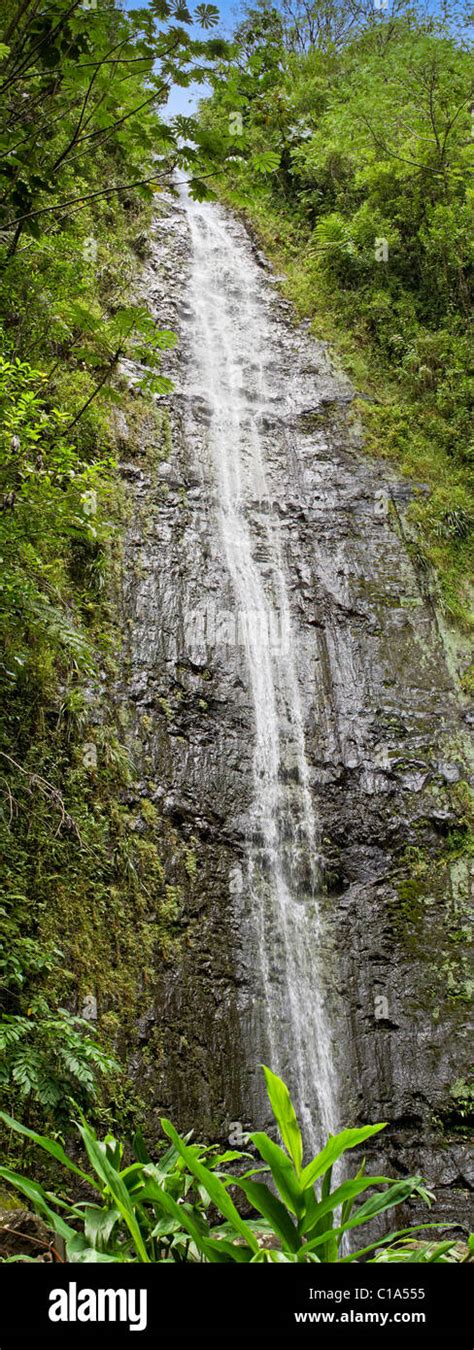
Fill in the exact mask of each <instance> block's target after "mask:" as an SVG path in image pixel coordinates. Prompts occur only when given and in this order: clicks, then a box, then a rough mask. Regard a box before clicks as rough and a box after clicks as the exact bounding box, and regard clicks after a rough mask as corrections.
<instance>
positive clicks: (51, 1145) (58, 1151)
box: [0, 1111, 95, 1186]
mask: <svg viewBox="0 0 474 1350" xmlns="http://www.w3.org/2000/svg"><path fill="white" fill-rule="evenodd" d="M0 1120H3V1122H4V1124H5V1125H7V1126H8V1129H9V1130H16V1132H17V1134H23V1135H25V1137H26V1138H27V1139H32V1141H33V1143H34V1144H38V1147H39V1148H44V1149H45V1151H46V1153H51V1155H52V1157H53V1158H56V1159H57V1162H60V1163H61V1164H62V1166H63V1167H67V1168H68V1169H69V1171H70V1172H75V1173H76V1176H78V1177H82V1180H83V1181H88V1182H89V1185H90V1186H95V1181H94V1177H91V1176H89V1174H88V1173H87V1172H83V1171H82V1168H81V1167H77V1166H76V1164H75V1163H74V1162H72V1159H71V1158H68V1155H67V1153H65V1152H64V1149H63V1148H62V1147H61V1144H58V1143H57V1142H56V1140H54V1139H48V1137H47V1136H46V1135H44V1134H36V1131H35V1130H29V1129H27V1126H26V1125H21V1124H20V1122H19V1121H18V1120H14V1119H13V1116H8V1115H7V1114H6V1112H5V1111H0Z"/></svg>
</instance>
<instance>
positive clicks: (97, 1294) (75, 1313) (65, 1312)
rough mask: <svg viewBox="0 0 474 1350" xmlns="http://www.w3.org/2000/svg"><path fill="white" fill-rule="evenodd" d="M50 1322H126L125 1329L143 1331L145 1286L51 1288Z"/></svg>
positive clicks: (145, 1319)
mask: <svg viewBox="0 0 474 1350" xmlns="http://www.w3.org/2000/svg"><path fill="white" fill-rule="evenodd" d="M49 1303H50V1307H49V1311H48V1317H49V1320H50V1322H128V1328H129V1331H144V1330H145V1327H146V1325H147V1291H146V1289H78V1287H77V1284H76V1283H75V1281H72V1282H71V1283H70V1284H68V1287H67V1289H52V1290H51V1293H50V1295H49Z"/></svg>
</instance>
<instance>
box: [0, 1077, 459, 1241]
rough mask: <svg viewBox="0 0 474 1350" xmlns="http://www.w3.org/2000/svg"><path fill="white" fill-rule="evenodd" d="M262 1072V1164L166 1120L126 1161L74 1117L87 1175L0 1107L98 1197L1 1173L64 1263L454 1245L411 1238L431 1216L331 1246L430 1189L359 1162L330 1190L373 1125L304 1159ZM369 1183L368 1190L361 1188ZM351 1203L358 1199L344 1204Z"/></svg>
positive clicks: (115, 1146) (257, 1139)
mask: <svg viewBox="0 0 474 1350" xmlns="http://www.w3.org/2000/svg"><path fill="white" fill-rule="evenodd" d="M264 1072H265V1078H266V1083H267V1089H268V1094H269V1098H270V1103H271V1105H272V1108H273V1111H274V1115H275V1120H276V1123H277V1125H278V1128H279V1130H280V1134H281V1137H282V1141H283V1144H284V1147H283V1148H280V1147H279V1146H278V1145H276V1144H275V1143H274V1142H273V1141H272V1140H271V1139H270V1138H269V1136H268V1135H266V1134H262V1133H257V1134H253V1135H250V1141H251V1142H252V1144H253V1145H254V1148H255V1149H256V1151H257V1153H259V1154H260V1157H261V1158H262V1160H263V1162H262V1163H260V1162H259V1161H258V1159H257V1160H255V1161H254V1160H253V1157H252V1154H251V1153H249V1152H241V1151H239V1150H229V1151H227V1152H226V1153H223V1154H221V1153H219V1151H218V1150H217V1149H216V1148H215V1147H211V1148H209V1147H204V1146H202V1145H199V1144H192V1143H190V1142H189V1136H188V1137H187V1138H185V1139H183V1138H181V1136H180V1135H179V1134H178V1133H177V1131H176V1130H175V1129H174V1126H173V1125H172V1124H171V1123H170V1121H169V1120H166V1119H163V1120H162V1122H161V1124H162V1127H163V1130H164V1132H165V1134H166V1135H167V1137H168V1139H170V1140H171V1145H170V1147H169V1148H168V1149H167V1151H166V1152H165V1153H164V1154H162V1156H161V1157H160V1159H159V1161H158V1162H157V1163H155V1162H153V1161H152V1159H151V1157H150V1156H149V1154H148V1152H147V1149H146V1146H145V1144H144V1141H143V1139H142V1137H141V1135H140V1134H138V1135H136V1136H135V1139H134V1144H133V1151H134V1158H135V1161H134V1162H132V1163H131V1164H128V1165H126V1166H125V1167H124V1166H123V1155H124V1149H123V1146H122V1145H121V1144H120V1143H119V1142H118V1141H117V1140H116V1139H115V1138H114V1137H113V1136H112V1135H107V1137H106V1138H105V1139H104V1140H103V1141H100V1140H99V1139H98V1138H97V1135H96V1133H95V1131H94V1130H93V1129H91V1128H90V1126H88V1125H87V1124H86V1123H85V1122H84V1121H82V1122H81V1123H79V1125H78V1130H79V1134H80V1136H81V1139H82V1143H83V1146H84V1150H85V1153H86V1155H87V1159H88V1163H89V1164H90V1168H91V1172H92V1176H91V1175H90V1174H88V1173H85V1172H84V1171H83V1169H82V1168H80V1167H78V1165H77V1163H75V1162H73V1161H72V1160H71V1159H70V1158H69V1157H68V1156H67V1154H65V1152H64V1150H63V1148H62V1145H60V1144H59V1143H58V1142H57V1141H56V1140H52V1139H49V1138H48V1137H45V1136H41V1135H38V1134H36V1133H35V1132H34V1131H32V1130H30V1129H25V1127H24V1126H23V1125H21V1124H19V1123H18V1122H17V1121H15V1120H12V1118H11V1117H9V1116H5V1115H2V1119H3V1121H4V1123H5V1125H7V1126H8V1128H9V1129H13V1130H16V1131H18V1133H19V1134H20V1135H22V1136H26V1137H27V1138H28V1139H30V1140H31V1141H32V1142H33V1143H36V1144H37V1145H38V1146H39V1147H40V1148H41V1149H43V1150H45V1151H46V1152H47V1153H48V1154H49V1155H50V1156H53V1158H55V1159H56V1160H57V1162H58V1163H59V1164H60V1165H61V1166H62V1167H63V1168H65V1169H67V1170H68V1171H70V1172H72V1173H74V1174H76V1175H79V1176H80V1177H81V1178H83V1179H85V1180H87V1182H88V1184H89V1186H90V1187H92V1188H93V1189H94V1191H95V1193H96V1196H97V1200H96V1201H92V1200H91V1199H90V1198H88V1199H87V1200H80V1199H79V1200H76V1201H74V1200H72V1201H71V1200H69V1201H65V1200H64V1199H62V1198H61V1199H59V1197H58V1196H56V1195H55V1194H54V1193H53V1192H52V1191H51V1190H50V1189H48V1191H47V1192H46V1191H45V1189H44V1188H43V1187H42V1186H40V1185H38V1184H37V1183H35V1182H33V1181H30V1180H29V1179H28V1178H27V1177H25V1176H23V1175H21V1174H19V1173H14V1172H12V1171H11V1169H8V1168H4V1167H3V1168H0V1177H3V1179H4V1180H5V1181H6V1182H8V1183H9V1184H10V1185H12V1186H13V1187H14V1188H15V1189H17V1190H19V1191H20V1192H21V1193H22V1194H23V1195H25V1196H26V1197H27V1199H28V1200H29V1201H30V1203H31V1204H32V1205H33V1207H34V1209H35V1210H36V1211H37V1212H38V1213H39V1214H41V1216H42V1217H43V1218H44V1219H45V1221H46V1223H47V1224H48V1226H49V1227H51V1228H52V1229H53V1231H54V1232H56V1233H58V1234H59V1235H60V1236H61V1237H63V1238H64V1239H65V1242H66V1252H67V1258H68V1260H70V1261H74V1262H90V1261H94V1262H100V1261H125V1262H146V1263H149V1262H157V1261H167V1262H170V1261H173V1262H183V1261H191V1262H195V1261H200V1262H201V1261H204V1262H206V1263H209V1262H211V1263H213V1262H252V1263H255V1262H262V1261H263V1262H274V1261H277V1262H282V1261H283V1262H295V1261H298V1262H302V1261H304V1262H307V1261H309V1262H314V1261H316V1262H321V1261H322V1262H334V1261H336V1262H337V1261H340V1262H341V1263H346V1264H347V1262H353V1261H357V1260H358V1259H359V1258H360V1257H361V1256H362V1255H365V1256H369V1259H370V1260H372V1261H376V1262H377V1261H400V1262H413V1261H420V1262H421V1263H423V1262H425V1261H437V1262H445V1261H449V1260H454V1259H457V1258H456V1255H455V1254H454V1255H453V1252H454V1248H455V1246H456V1244H455V1242H454V1239H448V1240H445V1241H442V1242H440V1243H436V1242H434V1241H433V1240H432V1239H429V1240H428V1241H426V1240H423V1241H421V1242H419V1241H418V1239H417V1238H415V1237H414V1234H416V1233H417V1232H418V1231H419V1230H420V1229H421V1230H423V1229H425V1228H433V1227H435V1228H436V1227H437V1226H438V1227H439V1226H440V1225H436V1224H427V1225H423V1224H421V1225H420V1224H419V1225H416V1226H414V1227H412V1228H407V1229H403V1230H400V1231H399V1232H395V1233H393V1234H392V1235H390V1236H389V1237H387V1238H384V1239H383V1240H382V1239H379V1240H378V1241H377V1242H371V1243H369V1245H368V1246H365V1247H364V1248H362V1249H361V1250H359V1251H352V1252H351V1253H350V1255H345V1256H341V1255H340V1251H341V1243H342V1240H343V1237H344V1235H345V1234H346V1233H348V1232H350V1231H352V1230H353V1229H355V1228H359V1227H361V1226H363V1225H365V1224H368V1223H370V1221H371V1220H372V1219H373V1218H374V1217H375V1216H376V1215H380V1214H383V1213H386V1212H387V1211H388V1210H390V1209H393V1208H395V1207H397V1206H398V1205H400V1204H401V1203H403V1202H404V1201H406V1200H407V1199H409V1198H410V1197H411V1196H415V1195H417V1196H421V1197H422V1198H423V1199H424V1200H425V1201H427V1202H428V1203H430V1201H431V1199H432V1197H431V1196H430V1194H429V1192H428V1191H427V1190H426V1187H425V1186H424V1183H423V1181H422V1179H421V1177H407V1178H406V1179H404V1180H403V1181H390V1179H389V1178H387V1177H384V1176H373V1177H367V1176H366V1175H365V1166H364V1163H362V1165H361V1166H360V1167H359V1170H358V1172H357V1175H356V1177H355V1178H354V1180H352V1181H350V1180H346V1181H342V1182H340V1183H339V1184H338V1185H336V1187H335V1188H334V1189H333V1190H331V1184H332V1168H333V1165H334V1162H335V1161H336V1160H337V1159H339V1158H341V1157H343V1156H344V1155H345V1154H346V1153H347V1151H348V1150H350V1149H352V1148H356V1147H358V1146H360V1144H361V1143H363V1142H364V1140H365V1139H368V1138H370V1137H371V1136H373V1135H375V1134H377V1133H378V1131H380V1130H382V1129H383V1128H384V1126H383V1125H367V1126H365V1127H364V1128H362V1129H357V1130H344V1131H343V1132H342V1133H341V1134H339V1135H336V1136H334V1137H330V1138H329V1140H328V1142H327V1144H326V1146H325V1148H324V1149H323V1150H322V1152H321V1153H320V1154H319V1155H318V1157H317V1158H314V1159H313V1160H312V1162H310V1163H308V1165H307V1166H306V1167H305V1168H304V1169H302V1150H301V1135H300V1131H299V1127H298V1122H297V1119H296V1115H295V1112H294V1108H293V1105H292V1102H291V1099H290V1096H289V1093H288V1089H287V1088H286V1086H285V1084H284V1083H283V1082H282V1080H281V1079H280V1078H278V1077H277V1075H276V1074H274V1073H272V1072H271V1070H270V1069H267V1068H265V1069H264ZM249 1162H250V1164H251V1165H250V1166H249ZM237 1168H238V1170H237ZM242 1169H244V1170H242ZM265 1173H270V1176H271V1185H267V1182H266V1181H262V1180H254V1178H255V1176H258V1175H259V1174H260V1175H261V1174H265ZM317 1183H319V1184H317ZM275 1188H276V1190H277V1191H278V1195H279V1196H280V1198H278V1197H277V1196H276V1195H275ZM231 1190H235V1191H237V1192H238V1191H239V1190H240V1191H242V1192H243V1194H244V1195H245V1197H246V1200H247V1202H248V1203H249V1204H250V1206H251V1207H252V1210H253V1213H254V1216H255V1217H251V1218H243V1217H242V1215H241V1214H240V1211H239V1209H238V1207H237V1204H236V1202H235V1201H234V1199H233V1198H232V1195H231V1193H230V1192H231ZM368 1191H371V1192H372V1194H371V1195H370V1196H369V1197H368V1196H367V1194H366V1193H367V1192H368ZM362 1197H364V1198H362ZM356 1201H360V1203H359V1204H358V1206H357V1208H356V1209H354V1205H355V1202H356ZM58 1210H60V1211H61V1213H58ZM66 1217H67V1220H68V1222H66Z"/></svg>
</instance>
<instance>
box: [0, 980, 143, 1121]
mask: <svg viewBox="0 0 474 1350" xmlns="http://www.w3.org/2000/svg"><path fill="white" fill-rule="evenodd" d="M88 1031H89V1028H88V1024H87V1022H85V1021H84V1020H83V1019H81V1018H79V1017H72V1016H71V1014H70V1013H68V1012H67V1010H66V1009H64V1008H60V1009H59V1010H58V1012H57V1013H56V1014H52V1013H51V1010H50V1007H49V1005H48V1003H47V1000H46V999H44V998H37V999H36V1000H35V1002H34V1003H33V1004H32V1006H31V1008H30V1009H29V1015H28V1017H19V1016H16V1015H10V1016H8V1015H4V1016H3V1017H2V1020H1V1024H0V1056H1V1060H0V1064H1V1067H0V1083H1V1085H2V1089H3V1091H4V1092H5V1089H6V1088H8V1087H9V1086H10V1085H11V1086H12V1087H13V1089H14V1090H15V1089H17V1092H18V1096H19V1098H20V1101H21V1100H22V1099H23V1101H25V1099H27V1100H29V1101H30V1102H32V1103H33V1104H34V1105H35V1106H36V1107H40V1108H43V1109H44V1110H45V1111H46V1112H47V1113H48V1114H49V1115H50V1116H51V1115H52V1116H53V1117H54V1119H55V1120H56V1121H57V1122H58V1124H61V1123H62V1124H64V1123H66V1122H67V1121H68V1119H69V1116H70V1111H71V1101H76V1102H78V1103H79V1104H80V1105H82V1106H83V1107H84V1108H85V1109H89V1108H90V1106H91V1105H92V1104H93V1103H94V1102H95V1099H96V1096H97V1074H103V1073H110V1072H111V1071H112V1070H113V1069H116V1068H117V1067H118V1066H117V1064H116V1063H115V1062H114V1060H113V1059H112V1058H111V1057H110V1056H109V1055H106V1054H104V1052H103V1050H101V1048H100V1046H99V1045H98V1044H97V1043H96V1042H95V1041H94V1040H93V1039H92V1037H91V1036H90V1034H88Z"/></svg>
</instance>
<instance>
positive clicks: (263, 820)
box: [183, 193, 338, 1150]
mask: <svg viewBox="0 0 474 1350" xmlns="http://www.w3.org/2000/svg"><path fill="white" fill-rule="evenodd" d="M183 200H184V204H185V209H186V212H187V216H188V221H189V227H190V232H191V238H192V273H191V291H190V303H191V309H192V317H191V320H190V339H191V347H192V357H191V370H190V372H189V376H190V380H191V386H192V389H193V393H194V394H195V396H197V398H198V399H200V400H203V401H204V405H205V407H206V420H207V422H208V433H207V437H206V440H207V450H208V453H209V472H210V475H211V478H212V479H213V481H214V486H215V494H216V502H217V505H218V514H219V529H220V537H221V540H222V548H223V552H224V557H225V562H226V566H227V569H228V573H229V576H230V579H231V583H232V587H233V592H234V597H235V605H236V610H237V616H238V625H239V631H240V640H241V642H242V649H243V653H244V660H245V665H246V670H247V676H248V679H249V681H250V686H251V694H252V700H253V706H254V717H255V750H254V757H253V780H254V781H253V808H252V819H251V823H250V830H249V835H250V838H249V856H248V873H247V877H246V882H245V884H246V886H247V889H248V892H249V894H248V897H247V898H248V905H247V912H248V914H249V923H250V926H251V932H250V933H249V934H247V940H248V941H249V943H250V944H251V949H252V953H253V960H254V962H257V964H258V974H259V981H258V983H259V987H260V993H261V996H260V997H259V998H257V1000H256V1006H255V1012H254V1017H253V1030H252V1038H253V1040H254V1044H252V1055H253V1056H254V1057H255V1058H260V1059H261V1058H264V1059H265V1060H266V1062H267V1063H269V1064H270V1066H271V1067H272V1068H273V1069H274V1071H275V1072H277V1073H280V1074H281V1075H282V1076H283V1077H284V1078H285V1079H286V1081H287V1082H288V1083H289V1085H290V1087H291V1090H292V1093H293V1096H294V1098H295V1101H296V1105H297V1109H298V1112H299V1116H300V1120H301V1122H302V1126H303V1134H304V1139H305V1145H306V1147H307V1149H308V1150H316V1149H317V1148H318V1147H319V1146H320V1145H321V1142H322V1140H323V1138H324V1137H325V1135H326V1134H327V1132H328V1131H334V1129H335V1128H337V1124H338V1110H337V1089H336V1078H335V1070H334V1064H333V1054H332V1046H331V1031H330V1027H329V1025H328V1018H327V1013H326V1009H325V998H324V972H323V969H322V958H321V947H322V936H323V935H322V922H321V914H320V905H319V898H318V897H319V895H320V892H321V871H320V865H319V860H318V847H317V822H316V820H315V816H314V810H313V804H312V797H311V790H310V783H309V769H308V762H307V758H306V751H305V734H304V723H303V710H302V700H301V690H300V680H299V674H298V653H297V651H296V650H295V639H294V632H293V627H292V620H291V614H290V602H289V595H288V585H287V580H286V576H285V558H284V551H283V548H282V542H281V537H280V529H279V520H278V514H277V512H276V510H275V509H274V491H273V486H272V485H271V484H270V482H269V474H268V465H267V462H266V450H265V438H264V436H263V435H262V424H263V425H264V423H265V410H266V409H267V408H268V406H269V405H272V404H274V403H275V400H277V401H278V399H281V391H279V390H275V388H274V385H273V383H272V369H271V365H272V362H271V340H270V335H269V331H268V316H267V315H266V313H265V311H264V309H263V308H262V304H261V302H260V299H259V297H258V296H257V297H255V294H254V289H253V276H252V273H251V272H249V267H248V258H247V256H246V253H245V250H244V248H243V246H242V243H241V241H240V240H239V238H237V239H236V238H235V237H234V235H233V233H232V230H231V229H230V228H229V225H228V221H227V217H226V215H225V213H224V212H223V211H222V209H221V208H219V207H216V206H214V205H210V204H208V203H205V204H197V203H195V202H192V201H191V199H190V198H189V197H188V195H187V193H183ZM244 937H245V935H244Z"/></svg>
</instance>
